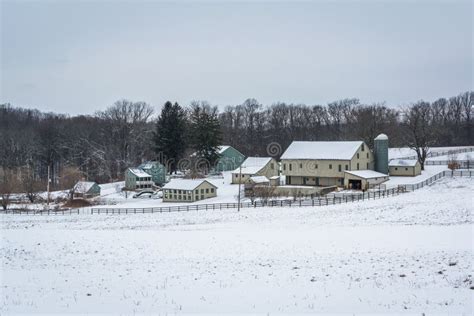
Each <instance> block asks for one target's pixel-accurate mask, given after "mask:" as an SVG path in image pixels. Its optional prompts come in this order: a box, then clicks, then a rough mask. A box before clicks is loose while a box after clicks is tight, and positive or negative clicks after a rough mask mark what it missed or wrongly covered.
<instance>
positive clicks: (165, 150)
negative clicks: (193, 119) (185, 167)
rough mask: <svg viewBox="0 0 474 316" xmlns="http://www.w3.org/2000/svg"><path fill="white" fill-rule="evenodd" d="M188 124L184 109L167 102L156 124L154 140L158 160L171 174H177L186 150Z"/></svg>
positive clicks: (176, 104)
mask: <svg viewBox="0 0 474 316" xmlns="http://www.w3.org/2000/svg"><path fill="white" fill-rule="evenodd" d="M186 123H187V122H186V112H185V111H184V109H183V108H182V107H181V106H180V105H179V104H178V103H175V104H172V103H171V102H170V101H167V102H166V103H165V105H164V107H163V109H162V111H161V114H160V116H159V117H158V121H157V122H156V130H155V133H154V137H153V138H154V142H155V152H156V153H157V154H158V160H160V162H161V163H162V164H164V165H165V166H166V167H167V168H168V170H169V171H170V173H173V172H176V170H177V166H178V161H179V160H180V159H181V158H182V157H183V155H184V152H185V150H186Z"/></svg>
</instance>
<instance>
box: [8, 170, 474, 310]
mask: <svg viewBox="0 0 474 316" xmlns="http://www.w3.org/2000/svg"><path fill="white" fill-rule="evenodd" d="M473 193H474V189H473V180H472V179H470V178H453V179H452V178H443V179H441V180H440V181H439V182H437V183H435V184H434V185H432V186H430V187H426V188H423V189H420V190H418V191H415V192H413V193H409V194H403V195H400V196H396V197H393V198H390V199H381V200H371V201H366V202H364V203H354V204H342V205H333V206H327V207H318V208H316V209H313V208H311V207H306V208H288V209H285V208H258V209H244V210H242V211H241V212H240V213H237V212H236V210H224V211H219V212H206V211H196V212H189V213H170V214H165V213H163V214H136V215H127V216H118V215H113V216H110V215H109V216H107V215H71V216H64V217H63V216H59V217H54V218H51V217H34V216H18V215H2V217H1V222H0V223H1V229H2V230H1V231H2V233H1V243H0V257H1V258H2V273H1V281H0V288H1V294H2V295H1V299H0V312H1V313H2V314H3V313H32V312H42V313H66V312H68V313H72V312H97V313H172V314H174V313H177V314H180V313H190V312H202V313H222V312H235V313H267V312H268V313H277V312H286V313H296V312H309V313H312V312H331V313H334V312H351V313H352V312H354V313H363V312H379V313H401V312H411V313H422V312H427V313H435V312H436V313H465V314H469V313H472V295H473V293H474V291H473V288H474V282H473V281H474V278H473V272H472V271H473V269H472V268H473V267H472V262H473V261H474V254H473V249H472V242H473V240H472V230H473V227H474V226H473V221H472V211H473V209H472V205H473V196H474V194H473Z"/></svg>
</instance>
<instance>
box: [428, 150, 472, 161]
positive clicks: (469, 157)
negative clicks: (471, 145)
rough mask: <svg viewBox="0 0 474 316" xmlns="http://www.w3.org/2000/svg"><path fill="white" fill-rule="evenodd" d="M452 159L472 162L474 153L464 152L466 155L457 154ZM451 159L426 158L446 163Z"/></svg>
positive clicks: (443, 157) (441, 157) (442, 157)
mask: <svg viewBox="0 0 474 316" xmlns="http://www.w3.org/2000/svg"><path fill="white" fill-rule="evenodd" d="M454 157H455V158H456V160H474V152H466V153H459V154H455V155H454ZM451 158H452V157H451V156H450V155H444V156H438V157H431V158H428V159H427V160H434V161H436V160H438V161H439V160H445V161H448V160H450V159H451Z"/></svg>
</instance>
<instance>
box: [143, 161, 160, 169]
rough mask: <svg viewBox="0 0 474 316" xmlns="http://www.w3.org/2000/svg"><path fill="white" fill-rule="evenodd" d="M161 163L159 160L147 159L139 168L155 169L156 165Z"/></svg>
mask: <svg viewBox="0 0 474 316" xmlns="http://www.w3.org/2000/svg"><path fill="white" fill-rule="evenodd" d="M157 165H158V166H159V165H161V164H160V163H159V162H158V161H146V162H144V163H142V164H141V165H140V166H138V168H139V169H153V168H154V167H155V166H157Z"/></svg>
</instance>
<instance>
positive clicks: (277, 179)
mask: <svg viewBox="0 0 474 316" xmlns="http://www.w3.org/2000/svg"><path fill="white" fill-rule="evenodd" d="M270 185H271V186H274V187H276V186H279V185H280V176H273V177H270Z"/></svg>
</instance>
